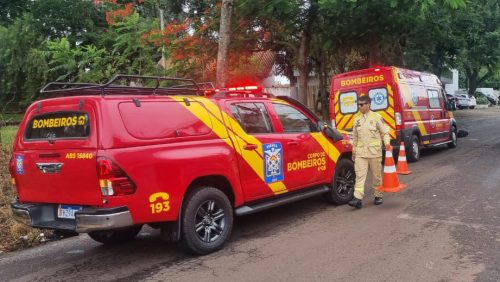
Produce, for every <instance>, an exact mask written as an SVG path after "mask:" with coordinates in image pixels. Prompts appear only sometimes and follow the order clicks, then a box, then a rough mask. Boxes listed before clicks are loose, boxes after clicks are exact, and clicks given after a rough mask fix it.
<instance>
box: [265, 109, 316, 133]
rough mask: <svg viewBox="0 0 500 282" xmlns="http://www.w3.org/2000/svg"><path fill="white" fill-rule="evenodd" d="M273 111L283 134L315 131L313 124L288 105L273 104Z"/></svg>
mask: <svg viewBox="0 0 500 282" xmlns="http://www.w3.org/2000/svg"><path fill="white" fill-rule="evenodd" d="M273 107H274V110H275V111H276V114H277V115H278V118H279V120H280V122H281V126H282V127H283V132H285V133H296V132H312V131H315V128H316V126H315V125H314V123H313V122H312V121H311V120H310V119H309V118H308V117H307V116H306V115H304V114H303V113H301V112H300V111H298V110H297V109H295V108H294V107H291V106H289V105H283V104H275V103H273Z"/></svg>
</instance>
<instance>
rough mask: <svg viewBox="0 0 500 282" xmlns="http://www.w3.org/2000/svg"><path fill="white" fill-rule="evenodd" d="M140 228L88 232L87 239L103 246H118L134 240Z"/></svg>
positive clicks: (138, 226) (140, 226)
mask: <svg viewBox="0 0 500 282" xmlns="http://www.w3.org/2000/svg"><path fill="white" fill-rule="evenodd" d="M141 228H142V225H137V226H132V227H129V228H126V229H118V230H105V231H92V232H89V237H90V238H92V239H93V240H94V241H97V242H99V243H102V244H105V245H113V244H120V243H124V242H127V241H130V240H132V239H134V238H135V236H137V234H139V232H140V231H141Z"/></svg>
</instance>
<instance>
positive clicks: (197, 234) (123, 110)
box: [10, 75, 355, 254]
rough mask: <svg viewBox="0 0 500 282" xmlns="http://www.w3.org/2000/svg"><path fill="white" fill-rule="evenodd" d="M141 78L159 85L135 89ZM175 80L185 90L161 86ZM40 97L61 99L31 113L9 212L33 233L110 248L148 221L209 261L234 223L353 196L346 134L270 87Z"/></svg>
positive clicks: (95, 88) (101, 89) (17, 149)
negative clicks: (281, 208)
mask: <svg viewBox="0 0 500 282" xmlns="http://www.w3.org/2000/svg"><path fill="white" fill-rule="evenodd" d="M137 79H150V80H153V82H155V83H154V84H152V83H150V84H142V85H156V87H135V86H134V87H130V86H128V85H130V81H135V80H137ZM121 80H125V82H128V83H126V84H124V85H122V84H118V83H117V82H119V81H121ZM174 82H181V83H183V85H175V86H168V87H167V86H160V85H164V84H161V83H169V84H167V85H171V84H170V83H174ZM186 85H187V86H186ZM51 86H53V87H55V88H60V89H53V90H49V89H51ZM68 88H70V89H68ZM42 93H46V94H48V95H54V96H56V97H55V98H49V99H44V100H40V101H36V102H34V103H33V104H32V105H31V106H30V107H29V108H28V110H27V111H26V114H25V116H24V119H23V121H22V122H21V124H20V126H19V132H18V134H17V136H16V140H15V142H14V148H13V156H12V159H11V161H10V173H11V176H12V183H13V184H14V186H15V188H16V191H17V196H16V201H15V202H13V203H12V204H11V207H12V211H13V214H14V217H15V218H16V219H17V220H19V221H21V222H23V223H25V224H27V225H30V226H33V227H37V228H48V229H54V230H59V231H68V232H77V233H88V234H89V236H90V237H91V238H92V239H94V240H95V241H98V242H100V243H104V244H113V243H118V242H124V241H127V240H131V239H133V238H134V237H135V236H136V235H137V234H138V233H139V231H140V230H141V226H142V225H143V224H148V225H149V226H151V227H153V228H157V229H160V230H161V234H162V238H164V239H165V240H168V241H174V242H176V241H179V242H180V243H181V245H182V246H183V247H184V248H185V249H186V250H187V251H189V252H191V253H195V254H207V253H210V252H213V251H216V250H218V249H220V248H222V246H223V245H224V243H225V242H226V241H227V240H228V238H229V236H230V234H231V229H232V226H233V216H236V215H246V214H251V213H254V212H258V211H261V210H264V209H267V208H271V207H275V206H278V205H282V204H286V203H289V202H293V201H296V200H300V199H304V198H307V197H312V196H315V195H319V194H322V195H323V196H324V197H325V198H326V199H327V200H328V201H330V202H332V203H333V204H345V203H347V202H348V201H350V200H351V199H352V197H353V193H354V180H355V171H354V164H353V162H352V160H351V158H352V153H351V152H352V145H351V142H350V139H349V137H348V135H346V134H341V133H340V132H338V131H337V130H335V129H332V128H330V127H328V126H326V123H325V122H323V121H321V120H319V118H318V117H317V116H316V115H315V114H314V113H313V112H311V111H310V110H309V109H308V108H307V107H305V106H304V105H302V104H300V103H299V102H297V101H295V100H293V99H291V98H288V97H275V96H273V95H271V94H266V93H263V92H262V88H259V87H256V86H246V87H245V86H241V87H235V88H234V89H233V88H228V89H226V90H222V91H218V92H216V91H215V90H214V91H213V92H210V91H207V90H206V89H203V88H201V87H200V86H199V85H197V84H196V83H195V82H194V81H192V80H187V79H180V78H162V77H141V76H125V75H119V76H116V77H114V78H113V79H111V80H110V81H109V82H108V83H106V84H103V85H93V84H69V83H68V84H64V83H52V84H49V85H48V86H46V88H44V90H43V91H42Z"/></svg>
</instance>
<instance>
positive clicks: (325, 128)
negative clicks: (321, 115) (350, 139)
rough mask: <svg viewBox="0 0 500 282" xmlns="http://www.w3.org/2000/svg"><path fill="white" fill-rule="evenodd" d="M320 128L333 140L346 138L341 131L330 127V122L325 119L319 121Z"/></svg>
mask: <svg viewBox="0 0 500 282" xmlns="http://www.w3.org/2000/svg"><path fill="white" fill-rule="evenodd" d="M318 128H319V129H320V131H322V132H323V133H324V134H325V135H326V137H328V138H330V139H332V140H333V142H337V141H340V140H342V139H344V136H342V134H341V133H340V132H338V131H337V130H335V129H333V128H331V127H329V126H328V124H326V122H324V121H319V122H318Z"/></svg>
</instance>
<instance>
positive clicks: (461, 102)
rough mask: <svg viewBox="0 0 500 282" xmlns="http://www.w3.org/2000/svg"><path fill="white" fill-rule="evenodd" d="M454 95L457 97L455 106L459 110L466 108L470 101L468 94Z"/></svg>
mask: <svg viewBox="0 0 500 282" xmlns="http://www.w3.org/2000/svg"><path fill="white" fill-rule="evenodd" d="M455 97H456V98H457V108H458V109H459V110H463V109H468V108H469V107H470V104H471V102H470V98H469V95H468V94H457V95H456V96H455ZM474 102H475V100H474Z"/></svg>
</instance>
